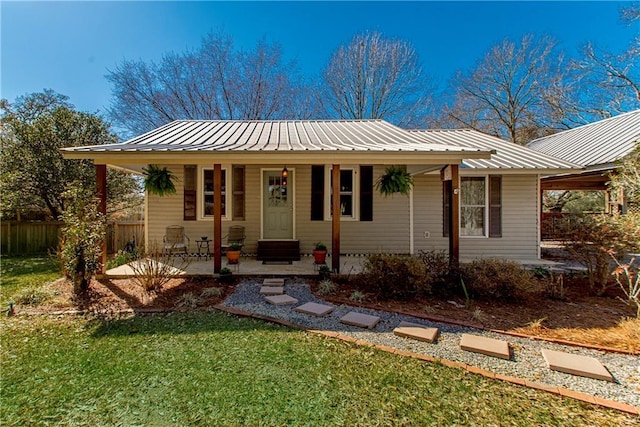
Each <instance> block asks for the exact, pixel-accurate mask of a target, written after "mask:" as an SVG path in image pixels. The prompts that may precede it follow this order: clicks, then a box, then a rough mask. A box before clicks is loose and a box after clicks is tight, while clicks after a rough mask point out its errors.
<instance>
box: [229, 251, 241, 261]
mask: <svg viewBox="0 0 640 427" xmlns="http://www.w3.org/2000/svg"><path fill="white" fill-rule="evenodd" d="M227 261H228V262H229V264H238V263H239V262H240V251H230V250H227Z"/></svg>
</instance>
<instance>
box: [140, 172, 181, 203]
mask: <svg viewBox="0 0 640 427" xmlns="http://www.w3.org/2000/svg"><path fill="white" fill-rule="evenodd" d="M142 170H143V173H144V189H145V190H147V191H148V192H149V193H150V194H156V195H158V196H164V195H165V194H166V195H169V194H175V193H176V186H175V185H174V184H173V181H174V180H175V179H176V177H175V175H173V174H172V173H171V171H170V170H169V169H167V168H166V167H163V168H162V169H161V168H160V166H158V165H149V166H148V167H146V168H142Z"/></svg>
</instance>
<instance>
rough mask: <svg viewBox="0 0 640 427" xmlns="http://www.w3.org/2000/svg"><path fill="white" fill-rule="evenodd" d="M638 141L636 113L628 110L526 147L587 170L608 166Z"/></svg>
mask: <svg viewBox="0 0 640 427" xmlns="http://www.w3.org/2000/svg"><path fill="white" fill-rule="evenodd" d="M639 142H640V110H634V111H630V112H628V113H624V114H620V115H618V116H614V117H610V118H608V119H604V120H600V121H598V122H593V123H589V124H587V125H584V126H580V127H577V128H575V129H569V130H566V131H563V132H559V133H556V134H554V135H550V136H546V137H543V138H538V139H535V140H533V141H531V142H530V143H529V144H527V147H529V148H531V149H532V150H536V151H539V152H541V153H545V154H550V155H552V156H556V157H559V158H561V159H564V160H567V161H569V162H573V163H577V164H579V165H582V166H586V167H587V168H588V169H598V167H606V166H612V165H613V164H614V163H615V162H616V161H618V160H620V159H621V158H623V157H624V156H626V155H627V154H629V153H630V152H631V151H632V150H633V148H634V147H635V144H636V143H639Z"/></svg>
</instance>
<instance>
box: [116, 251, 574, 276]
mask: <svg viewBox="0 0 640 427" xmlns="http://www.w3.org/2000/svg"><path fill="white" fill-rule="evenodd" d="M364 260H365V257H364V256H342V257H340V274H345V275H348V274H358V273H360V272H361V271H362V266H363V264H364ZM470 261H471V260H465V259H463V260H461V262H470ZM513 261H516V262H519V263H521V264H523V265H525V266H530V267H535V266H545V267H552V268H553V267H560V266H561V265H562V264H561V263H558V262H554V261H548V260H544V259H537V260H536V259H532V260H517V259H514V260H513ZM181 264H182V259H181V258H180V257H178V258H177V260H176V262H175V264H174V265H176V266H180V265H181ZM327 265H328V266H331V257H330V256H329V257H327ZM222 266H223V267H229V269H230V270H231V271H232V272H233V273H234V274H236V275H241V276H312V275H316V274H317V270H316V269H314V264H313V257H311V256H302V257H301V258H300V261H293V262H292V263H291V264H287V263H268V264H263V263H262V261H258V260H256V258H255V257H245V256H243V257H241V258H240V264H239V265H237V266H236V265H228V264H227V259H226V257H223V259H222ZM133 275H134V273H133V269H132V268H131V266H130V265H129V264H125V265H121V266H119V267H116V268H112V269H110V270H107V272H106V274H105V276H106V277H111V278H119V277H122V278H124V277H129V276H133ZM175 275H186V276H213V275H214V274H213V259H211V258H206V259H205V258H204V257H198V256H190V257H189V264H188V265H187V266H186V268H184V269H177V268H176V270H175Z"/></svg>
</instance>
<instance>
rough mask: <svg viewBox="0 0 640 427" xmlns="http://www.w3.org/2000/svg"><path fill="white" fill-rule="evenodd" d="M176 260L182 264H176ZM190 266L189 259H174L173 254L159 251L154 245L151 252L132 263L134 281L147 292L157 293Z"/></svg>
mask: <svg viewBox="0 0 640 427" xmlns="http://www.w3.org/2000/svg"><path fill="white" fill-rule="evenodd" d="M176 260H180V263H179V264H176ZM188 265H189V260H188V259H187V258H183V257H172V256H171V254H165V253H163V252H161V251H159V250H158V249H157V245H153V246H152V249H151V250H150V251H147V252H146V253H145V252H143V255H141V256H140V258H138V259H137V260H136V261H134V262H132V263H131V269H132V270H133V274H134V276H133V281H134V282H136V283H137V284H138V285H140V286H141V287H142V289H144V290H145V291H146V292H155V291H157V290H159V289H160V288H162V287H163V286H164V285H165V284H166V283H168V282H169V280H171V278H173V277H174V276H176V275H178V274H180V273H181V271H182V270H184V269H186V268H187V266H188Z"/></svg>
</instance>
